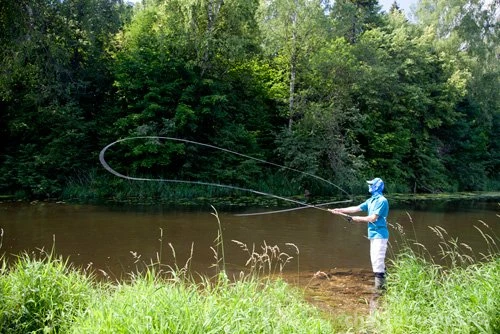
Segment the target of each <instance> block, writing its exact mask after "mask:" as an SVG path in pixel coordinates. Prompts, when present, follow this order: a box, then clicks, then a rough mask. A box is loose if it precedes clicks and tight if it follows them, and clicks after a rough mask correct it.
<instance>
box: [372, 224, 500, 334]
mask: <svg viewBox="0 0 500 334" xmlns="http://www.w3.org/2000/svg"><path fill="white" fill-rule="evenodd" d="M481 223H483V222H481ZM483 225H484V226H486V227H487V228H488V226H487V225H486V224H484V223H483ZM476 228H477V227H476ZM431 229H432V230H433V231H434V232H435V233H436V234H437V235H438V237H439V238H440V242H439V246H440V249H441V255H442V259H441V260H442V261H443V264H438V263H436V262H435V261H434V260H433V258H432V256H430V255H429V254H427V256H426V255H425V254H426V253H425V246H424V245H422V244H419V243H416V244H415V245H416V246H418V248H417V249H420V251H417V250H415V249H414V248H413V249H412V248H411V247H409V245H408V246H407V247H406V248H405V249H404V250H403V251H402V252H400V254H399V255H398V256H397V257H396V259H395V260H394V262H393V265H392V266H391V268H390V271H389V279H388V286H387V292H386V294H385V295H384V297H383V298H382V303H381V308H380V311H379V312H378V313H376V314H375V316H374V323H375V325H374V326H375V328H376V329H377V332H380V333H433V334H434V333H443V334H444V333H500V288H499V287H500V257H499V254H500V253H499V252H498V247H497V245H496V242H495V239H497V240H498V237H496V236H493V237H492V236H490V235H489V234H485V233H484V232H483V231H482V230H480V229H479V228H477V229H478V231H479V232H480V233H481V234H482V235H483V237H484V240H485V243H486V244H487V246H488V249H489V253H488V254H481V257H480V260H476V259H475V258H474V257H473V256H472V255H471V254H472V253H471V252H472V250H471V249H470V247H468V246H467V245H466V244H464V243H459V242H458V239H456V238H451V237H449V236H448V234H447V232H446V231H445V230H444V229H442V228H441V227H435V228H433V227H431ZM422 249H424V252H421V250H422Z"/></svg>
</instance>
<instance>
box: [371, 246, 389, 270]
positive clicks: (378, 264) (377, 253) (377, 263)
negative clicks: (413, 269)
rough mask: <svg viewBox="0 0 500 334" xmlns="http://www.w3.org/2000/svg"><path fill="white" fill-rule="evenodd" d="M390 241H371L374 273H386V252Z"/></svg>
mask: <svg viewBox="0 0 500 334" xmlns="http://www.w3.org/2000/svg"><path fill="white" fill-rule="evenodd" d="M388 240H389V239H370V259H371V261H372V268H373V272H374V273H385V252H386V251H387V241H388Z"/></svg>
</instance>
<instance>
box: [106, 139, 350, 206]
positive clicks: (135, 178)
mask: <svg viewBox="0 0 500 334" xmlns="http://www.w3.org/2000/svg"><path fill="white" fill-rule="evenodd" d="M136 139H165V140H172V141H179V142H184V143H190V144H195V145H200V146H205V147H209V148H213V149H217V150H221V151H224V152H227V153H231V154H235V155H238V156H242V157H245V158H248V159H253V160H256V161H259V162H262V163H266V164H269V165H272V166H276V167H280V168H284V169H288V170H291V171H295V172H299V173H302V174H304V175H308V176H311V177H313V178H316V179H318V180H321V181H324V182H326V183H328V184H330V185H332V186H334V187H336V188H337V189H339V190H341V191H342V192H344V193H345V194H347V195H349V194H348V193H347V192H346V191H345V190H343V189H342V188H340V187H339V186H337V185H336V184H334V183H332V182H330V181H328V180H325V179H323V178H321V177H319V176H316V175H313V174H309V173H307V172H303V171H300V170H297V169H294V168H290V167H286V166H282V165H279V164H275V163H272V162H269V161H265V160H262V159H259V158H255V157H252V156H249V155H246V154H242V153H239V152H235V151H231V150H228V149H225V148H221V147H217V146H214V145H210V144H205V143H200V142H196V141H192V140H187V139H181V138H174V137H164V136H139V137H128V138H123V139H119V140H116V141H114V142H112V143H110V144H108V145H106V146H105V147H104V148H103V149H102V150H101V152H100V153H99V161H100V163H101V165H102V166H103V167H104V168H105V169H106V170H107V171H108V172H110V173H111V174H113V175H115V176H117V177H120V178H123V179H126V180H132V181H149V182H170V183H181V184H198V185H203V186H213V187H219V188H226V189H233V190H239V191H244V192H250V193H254V194H257V195H262V196H269V197H273V198H277V199H280V200H283V201H286V202H291V203H295V204H299V205H301V206H302V207H300V208H294V209H293V210H298V209H304V208H313V209H318V210H322V211H328V212H329V210H328V209H325V208H322V207H321V206H322V205H328V204H336V203H346V202H352V200H346V201H337V202H330V203H324V204H320V205H311V204H307V203H304V202H300V201H297V200H294V199H291V198H287V197H282V196H278V195H274V194H271V193H266V192H263V191H258V190H254V189H249V188H242V187H238V186H232V185H225V184H220V183H211V182H203V181H187V180H178V179H163V178H159V179H152V178H144V177H135V176H128V175H124V174H121V173H119V172H117V171H116V170H114V169H113V168H111V166H110V165H109V164H108V163H107V162H106V159H105V153H106V151H107V150H108V149H109V148H110V147H112V146H114V145H116V144H118V143H121V142H124V141H128V140H136ZM349 196H350V195H349ZM287 210H288V211H291V210H292V209H286V210H280V211H281V212H283V211H287ZM280 211H276V212H280ZM276 212H275V213H276ZM257 214H258V213H254V214H246V215H257ZM260 214H263V213H260ZM243 215H244V214H243Z"/></svg>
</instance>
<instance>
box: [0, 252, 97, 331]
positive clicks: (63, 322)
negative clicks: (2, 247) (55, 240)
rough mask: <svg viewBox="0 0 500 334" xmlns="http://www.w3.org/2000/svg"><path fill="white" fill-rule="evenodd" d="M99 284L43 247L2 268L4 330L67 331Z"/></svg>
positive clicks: (0, 317) (0, 290)
mask: <svg viewBox="0 0 500 334" xmlns="http://www.w3.org/2000/svg"><path fill="white" fill-rule="evenodd" d="M97 291H98V286H97V285H95V284H94V283H93V278H92V275H90V274H82V273H80V272H79V271H78V270H76V269H75V268H73V267H72V266H71V265H70V264H69V263H68V262H67V260H63V259H62V258H60V257H55V256H54V255H53V253H46V252H45V251H43V250H41V251H40V253H39V254H28V253H24V254H22V255H20V256H19V258H18V259H17V261H16V262H15V263H14V264H13V265H12V266H9V268H8V267H7V264H6V261H5V260H3V259H2V266H1V269H0V301H1V302H0V333H19V334H21V333H22V334H25V333H31V332H39V333H64V332H66V331H67V330H69V327H70V326H71V323H72V321H73V320H74V319H75V318H76V317H77V315H78V314H79V312H80V310H83V309H85V308H86V307H87V306H88V304H89V302H90V301H91V300H92V299H94V298H95V295H96V294H97Z"/></svg>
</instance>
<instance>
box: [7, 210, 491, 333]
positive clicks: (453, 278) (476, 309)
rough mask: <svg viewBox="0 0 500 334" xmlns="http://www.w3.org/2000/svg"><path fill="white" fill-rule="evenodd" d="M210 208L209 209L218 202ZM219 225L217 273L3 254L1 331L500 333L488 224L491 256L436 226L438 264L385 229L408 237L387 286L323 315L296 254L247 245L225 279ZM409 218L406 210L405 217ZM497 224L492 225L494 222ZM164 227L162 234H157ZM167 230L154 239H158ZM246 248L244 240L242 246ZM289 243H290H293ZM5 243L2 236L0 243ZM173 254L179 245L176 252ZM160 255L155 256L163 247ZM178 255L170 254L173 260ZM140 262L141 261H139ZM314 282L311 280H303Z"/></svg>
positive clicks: (486, 232) (154, 263)
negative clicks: (292, 275) (289, 271)
mask: <svg viewBox="0 0 500 334" xmlns="http://www.w3.org/2000/svg"><path fill="white" fill-rule="evenodd" d="M214 211H215V209H214ZM213 215H214V216H215V218H216V219H217V221H218V223H219V233H218V237H217V238H216V239H215V240H214V246H213V251H214V265H213V266H214V268H215V274H214V276H213V277H208V276H199V277H195V276H193V275H192V274H191V273H190V271H189V267H190V259H188V260H187V261H186V263H185V264H184V265H178V264H170V265H169V264H164V263H162V259H161V257H157V258H156V259H155V260H151V261H150V262H149V263H146V262H145V261H144V260H140V264H141V266H138V268H142V269H141V270H139V269H137V271H136V272H133V273H130V275H129V279H126V280H122V281H113V280H111V279H107V280H106V279H104V280H103V279H98V278H97V277H98V276H97V273H96V272H95V271H93V269H92V268H89V267H87V268H76V267H74V266H73V265H72V264H71V263H70V262H69V261H68V260H67V259H63V258H62V257H60V256H57V255H56V251H55V247H54V248H53V249H52V251H48V252H47V251H45V250H40V251H39V252H38V253H34V252H33V253H29V254H28V253H25V254H21V255H19V257H18V259H17V261H15V262H14V263H11V264H7V262H6V260H5V258H4V257H2V258H1V260H0V295H1V296H2V300H3V302H2V303H1V304H0V333H27V332H37V331H38V332H41V331H43V332H45V333H125V332H134V333H166V332H168V333H230V332H231V333H233V332H237V333H367V332H370V333H448V332H454V333H498V331H499V330H500V320H499V319H500V313H499V312H500V311H499V310H500V290H498V288H497V287H498V286H500V250H499V246H498V242H499V238H498V236H497V235H495V234H494V233H493V230H492V229H491V228H490V227H489V226H488V225H487V224H486V223H485V222H480V223H481V224H480V226H478V227H476V229H477V230H478V232H479V233H481V235H482V236H483V238H484V242H485V243H486V244H487V245H488V250H489V252H488V253H481V254H478V255H474V254H473V250H471V249H470V247H468V246H467V245H465V244H462V243H458V240H457V239H455V238H453V237H452V236H450V235H449V234H448V233H447V232H446V231H445V230H444V229H442V228H441V227H433V231H435V233H436V235H438V237H439V240H440V242H439V244H440V247H441V250H442V251H441V254H440V255H441V257H442V259H444V260H445V263H446V264H445V265H441V264H437V263H436V262H435V261H434V259H433V257H432V256H430V254H429V253H428V252H427V250H426V246H425V245H424V244H422V243H420V242H418V240H410V239H408V238H407V237H406V236H405V233H404V231H403V230H402V227H401V226H391V228H392V229H394V233H399V236H398V237H401V238H402V240H403V241H404V242H403V243H401V244H400V246H399V247H400V249H397V250H394V249H393V251H395V252H396V253H397V256H396V257H395V258H394V260H391V263H390V264H389V266H388V280H387V292H386V293H385V294H383V295H382V296H375V295H374V297H375V299H373V300H374V301H375V305H374V307H372V305H370V308H371V311H370V312H369V313H365V314H363V313H361V314H360V313H355V312H327V311H325V310H324V309H321V308H319V307H315V306H314V303H311V302H308V292H307V286H306V287H304V286H300V285H298V284H293V283H292V282H290V283H288V282H287V281H286V280H284V279H283V277H282V275H281V272H282V271H281V270H282V268H283V267H284V266H285V265H287V264H289V262H290V261H291V259H292V258H293V257H295V256H297V257H298V256H299V253H300V250H299V249H297V248H296V246H295V249H296V253H294V254H287V253H284V252H282V251H280V249H279V248H278V247H277V246H270V245H265V247H262V248H261V249H262V251H261V253H258V252H256V251H255V250H254V251H253V252H249V260H248V261H247V264H246V266H247V270H246V271H245V272H243V271H242V272H241V273H240V274H239V275H234V276H233V277H229V276H228V274H227V272H226V270H225V259H224V239H223V235H222V229H221V224H220V220H219V217H218V214H217V211H215V213H214V214H213ZM409 218H410V220H411V217H409ZM494 223H497V222H494ZM162 233H163V231H162ZM162 238H163V235H162V236H161V238H160V240H162ZM239 245H240V247H241V249H242V251H244V252H245V251H248V247H247V246H246V245H245V244H243V243H239ZM290 245H291V246H293V244H290ZM0 250H1V243H0ZM172 252H173V253H174V254H175V250H173V249H172ZM160 254H161V253H160ZM174 258H175V257H174ZM138 260H139V258H138ZM333 284H335V283H333ZM307 285H308V286H309V285H310V282H309V283H308V284H307Z"/></svg>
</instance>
